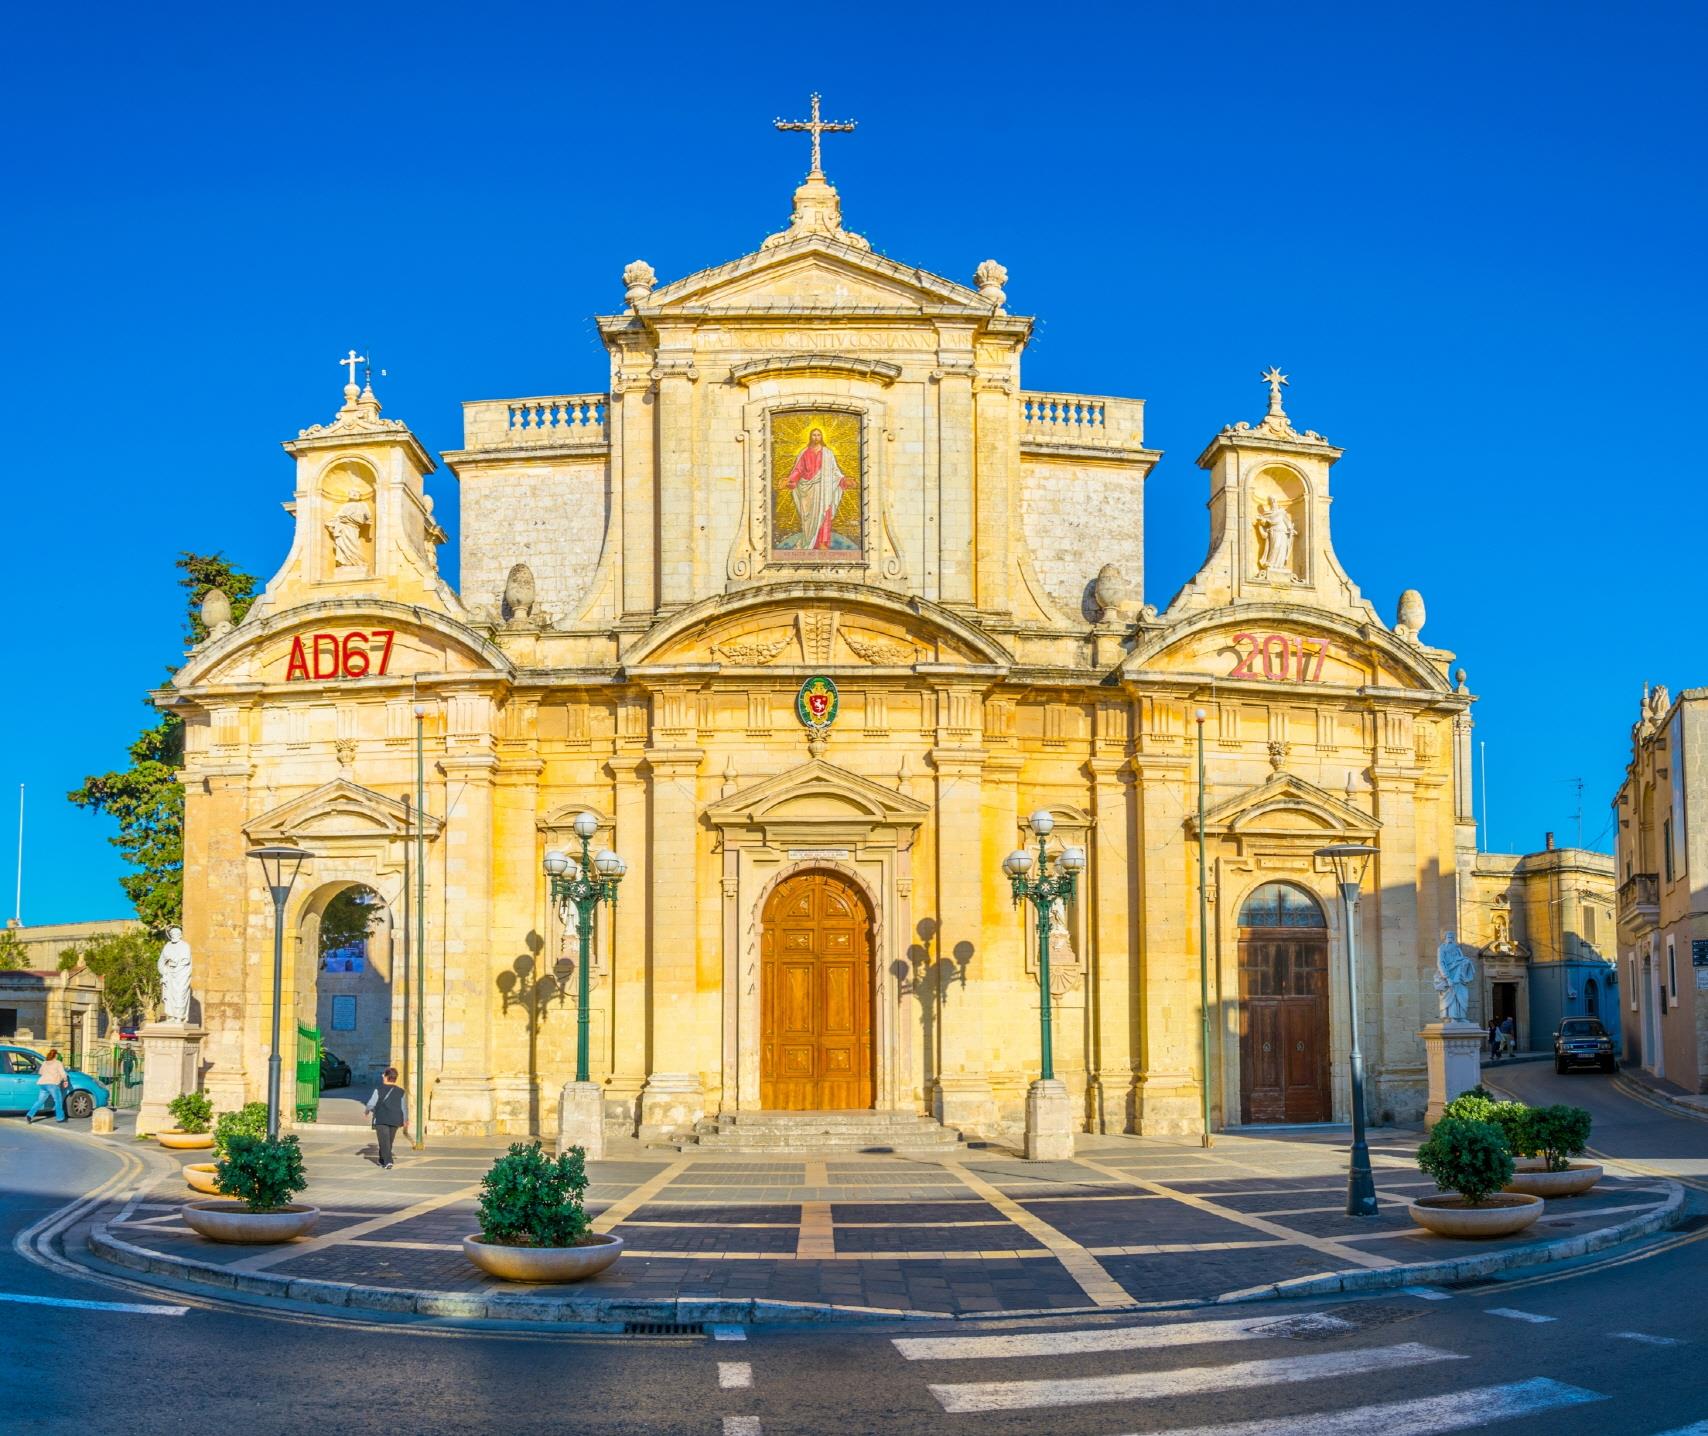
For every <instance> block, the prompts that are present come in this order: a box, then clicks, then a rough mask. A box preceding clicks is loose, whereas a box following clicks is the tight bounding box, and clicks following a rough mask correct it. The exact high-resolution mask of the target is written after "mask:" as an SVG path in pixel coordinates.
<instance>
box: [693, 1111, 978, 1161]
mask: <svg viewBox="0 0 1708 1436" xmlns="http://www.w3.org/2000/svg"><path fill="white" fill-rule="evenodd" d="M679 1145H680V1147H681V1149H682V1150H683V1151H692V1150H695V1149H696V1148H697V1149H699V1150H701V1151H718V1152H823V1151H839V1152H906V1153H909V1154H932V1153H935V1154H948V1153H952V1152H958V1151H961V1150H963V1148H962V1145H961V1134H960V1133H959V1132H957V1131H954V1130H952V1129H949V1128H946V1127H943V1126H941V1125H939V1124H938V1123H937V1122H935V1121H933V1120H932V1119H931V1118H929V1117H922V1116H920V1115H918V1114H917V1113H913V1112H729V1113H724V1114H722V1115H720V1116H718V1117H712V1118H708V1119H706V1120H705V1121H702V1122H701V1123H700V1124H699V1126H698V1128H697V1129H696V1131H695V1133H694V1135H693V1136H692V1137H691V1138H688V1139H687V1140H685V1141H683V1142H682V1143H680V1144H679Z"/></svg>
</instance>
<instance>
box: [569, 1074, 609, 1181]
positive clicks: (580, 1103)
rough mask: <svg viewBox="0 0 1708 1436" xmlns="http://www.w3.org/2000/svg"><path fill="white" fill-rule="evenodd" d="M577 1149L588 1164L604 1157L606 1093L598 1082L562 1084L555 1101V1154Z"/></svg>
mask: <svg viewBox="0 0 1708 1436" xmlns="http://www.w3.org/2000/svg"><path fill="white" fill-rule="evenodd" d="M571 1147H580V1148H581V1149H582V1150H583V1151H585V1152H586V1154H587V1160H588V1161H590V1162H596V1161H598V1160H599V1159H600V1158H601V1157H603V1156H604V1155H605V1089H604V1088H603V1087H601V1086H600V1085H599V1084H598V1083H597V1082H565V1083H564V1084H563V1096H562V1097H560V1098H559V1099H558V1109H557V1150H558V1155H559V1156H560V1157H561V1156H562V1155H563V1154H564V1153H565V1152H567V1151H568V1150H569V1149H570V1148H571Z"/></svg>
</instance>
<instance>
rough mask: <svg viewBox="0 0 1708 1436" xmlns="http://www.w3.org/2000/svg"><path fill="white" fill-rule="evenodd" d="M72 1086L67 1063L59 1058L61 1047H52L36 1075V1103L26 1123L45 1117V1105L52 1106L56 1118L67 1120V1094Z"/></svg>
mask: <svg viewBox="0 0 1708 1436" xmlns="http://www.w3.org/2000/svg"><path fill="white" fill-rule="evenodd" d="M70 1087H71V1075H70V1074H69V1073H68V1072H67V1071H66V1070H65V1064H64V1063H63V1062H61V1061H60V1060H59V1049H58V1048H57V1047H50V1048H48V1050H47V1060H46V1061H44V1062H43V1063H42V1068H41V1071H40V1072H39V1073H38V1074H37V1076H36V1105H35V1106H34V1107H32V1108H31V1109H30V1113H29V1115H28V1116H27V1117H26V1118H25V1119H24V1120H25V1122H26V1124H27V1123H30V1122H33V1121H35V1120H36V1118H37V1117H45V1116H47V1113H46V1112H44V1111H42V1108H43V1107H49V1106H51V1107H52V1108H53V1114H54V1116H55V1118H56V1119H57V1120H59V1121H61V1122H63V1121H64V1120H65V1094H66V1092H67V1091H68V1090H69V1089H70Z"/></svg>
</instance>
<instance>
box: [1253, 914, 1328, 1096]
mask: <svg viewBox="0 0 1708 1436" xmlns="http://www.w3.org/2000/svg"><path fill="white" fill-rule="evenodd" d="M1328 1057H1329V1027H1328V926H1327V923H1326V922H1325V921H1324V918H1323V911H1322V909H1321V908H1320V907H1319V906H1318V905H1317V901H1316V899H1315V898H1314V897H1312V896H1311V895H1310V894H1309V893H1308V892H1306V891H1305V890H1304V889H1303V888H1298V887H1294V886H1293V885H1292V884H1291V883H1265V884H1264V885H1263V886H1262V887H1260V888H1258V889H1257V890H1256V891H1255V892H1254V893H1252V895H1251V896H1250V897H1248V898H1247V899H1246V900H1245V904H1244V906H1242V907H1241V908H1240V915H1239V1072H1240V1081H1239V1089H1240V1090H1239V1103H1240V1121H1241V1122H1244V1123H1256V1122H1326V1121H1328V1120H1329V1119H1330V1115H1331V1113H1332V1110H1333V1107H1332V1099H1331V1096H1330V1090H1329V1064H1328Z"/></svg>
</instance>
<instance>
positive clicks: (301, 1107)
mask: <svg viewBox="0 0 1708 1436" xmlns="http://www.w3.org/2000/svg"><path fill="white" fill-rule="evenodd" d="M319 1116H320V1030H319V1029H318V1028H315V1027H304V1026H303V1025H302V1023H300V1022H299V1023H297V1121H299V1122H313V1121H315V1120H316V1119H317V1118H318V1117H319Z"/></svg>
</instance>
